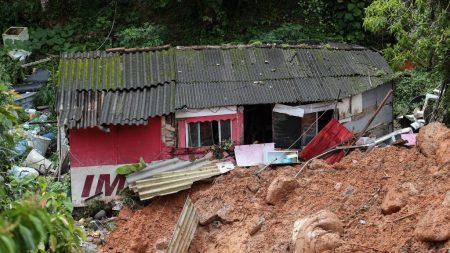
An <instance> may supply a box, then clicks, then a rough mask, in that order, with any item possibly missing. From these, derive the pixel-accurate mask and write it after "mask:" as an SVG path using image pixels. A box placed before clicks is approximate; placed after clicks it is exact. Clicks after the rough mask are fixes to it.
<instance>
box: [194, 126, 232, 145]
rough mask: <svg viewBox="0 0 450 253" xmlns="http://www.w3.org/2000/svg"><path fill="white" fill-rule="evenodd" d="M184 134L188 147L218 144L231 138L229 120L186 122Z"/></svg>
mask: <svg viewBox="0 0 450 253" xmlns="http://www.w3.org/2000/svg"><path fill="white" fill-rule="evenodd" d="M186 134H187V146H188V147H190V148H192V147H202V146H211V145H213V144H219V143H221V142H223V141H225V140H230V139H231V120H229V119H228V120H217V121H216V120H214V121H208V122H192V123H188V124H187V133H186Z"/></svg>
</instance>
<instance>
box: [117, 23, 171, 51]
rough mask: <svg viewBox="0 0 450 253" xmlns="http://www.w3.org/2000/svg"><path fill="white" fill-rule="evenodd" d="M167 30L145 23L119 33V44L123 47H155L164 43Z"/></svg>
mask: <svg viewBox="0 0 450 253" xmlns="http://www.w3.org/2000/svg"><path fill="white" fill-rule="evenodd" d="M166 38H167V29H166V28H165V27H164V26H160V25H152V24H149V23H145V24H144V25H143V26H141V27H131V28H127V29H125V30H123V31H121V32H119V42H118V44H119V45H120V46H123V47H128V48H132V47H155V46H160V45H162V44H163V43H164V41H165V40H166Z"/></svg>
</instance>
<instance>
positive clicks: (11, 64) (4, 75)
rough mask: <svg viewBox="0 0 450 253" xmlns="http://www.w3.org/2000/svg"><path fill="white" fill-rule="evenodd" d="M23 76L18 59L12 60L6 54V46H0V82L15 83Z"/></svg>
mask: <svg viewBox="0 0 450 253" xmlns="http://www.w3.org/2000/svg"><path fill="white" fill-rule="evenodd" d="M23 78H24V73H23V68H21V67H20V62H19V61H18V60H13V59H12V58H11V57H9V55H8V51H7V49H6V48H4V47H1V48H0V84H2V83H14V84H15V83H17V82H20V81H21V80H22V79H23Z"/></svg>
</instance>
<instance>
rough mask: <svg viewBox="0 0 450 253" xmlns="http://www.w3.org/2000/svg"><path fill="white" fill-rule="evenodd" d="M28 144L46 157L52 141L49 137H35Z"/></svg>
mask: <svg viewBox="0 0 450 253" xmlns="http://www.w3.org/2000/svg"><path fill="white" fill-rule="evenodd" d="M27 142H28V146H30V147H32V148H34V149H35V150H36V151H37V152H38V153H39V154H41V155H45V153H46V152H47V149H48V146H49V145H50V143H51V142H52V140H50V139H49V138H47V137H43V136H39V135H33V136H31V138H30V139H28V141H27Z"/></svg>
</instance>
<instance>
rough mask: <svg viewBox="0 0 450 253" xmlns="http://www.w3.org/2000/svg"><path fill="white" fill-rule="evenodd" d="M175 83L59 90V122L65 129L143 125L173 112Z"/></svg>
mask: <svg viewBox="0 0 450 253" xmlns="http://www.w3.org/2000/svg"><path fill="white" fill-rule="evenodd" d="M174 99H175V84H174V83H168V84H164V85H158V86H154V87H151V88H143V89H138V90H130V91H110V92H107V91H94V90H89V91H84V90H82V91H77V90H66V91H61V92H60V93H59V96H58V111H59V122H60V124H61V125H66V126H67V127H68V128H87V127H95V126H98V125H109V124H112V125H125V124H126V125H145V124H147V119H148V118H149V117H154V116H160V115H167V114H169V113H171V112H174Z"/></svg>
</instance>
